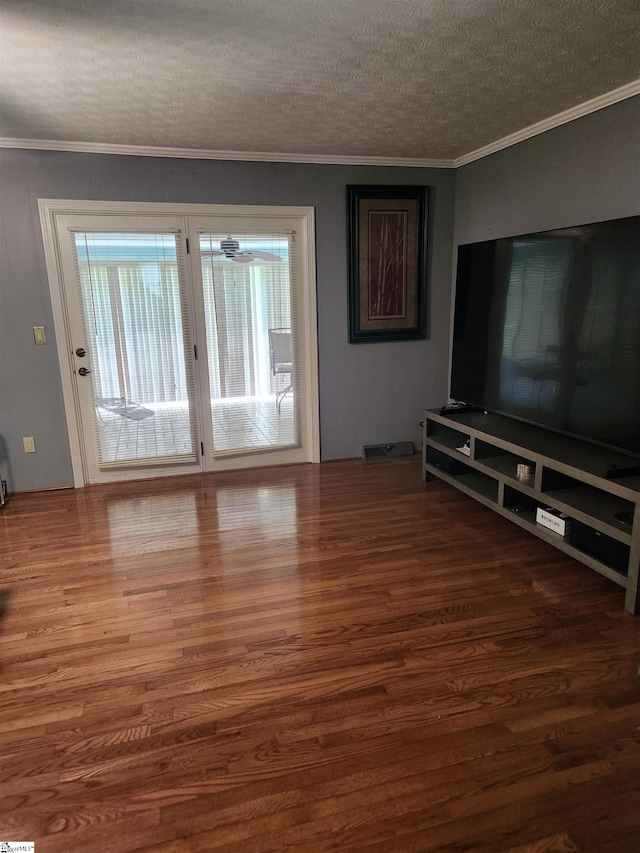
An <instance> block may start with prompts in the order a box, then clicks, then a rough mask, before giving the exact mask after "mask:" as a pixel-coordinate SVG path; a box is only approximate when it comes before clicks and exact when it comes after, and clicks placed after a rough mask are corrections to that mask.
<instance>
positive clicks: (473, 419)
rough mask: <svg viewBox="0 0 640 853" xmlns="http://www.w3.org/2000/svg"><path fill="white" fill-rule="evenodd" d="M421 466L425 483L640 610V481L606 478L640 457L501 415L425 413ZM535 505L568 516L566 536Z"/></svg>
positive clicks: (638, 478) (628, 606)
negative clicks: (584, 571)
mask: <svg viewBox="0 0 640 853" xmlns="http://www.w3.org/2000/svg"><path fill="white" fill-rule="evenodd" d="M423 463H424V464H423V468H424V478H425V480H427V481H428V480H431V479H433V478H434V477H438V478H440V479H441V480H444V481H446V482H447V483H450V484H451V485H452V486H455V487H456V488H458V489H460V490H461V491H463V492H465V493H466V494H468V495H470V496H471V497H473V498H475V499H476V500H478V501H480V502H481V503H483V504H485V505H486V506H488V507H490V508H491V509H493V510H494V511H495V512H497V513H499V514H500V515H502V516H504V517H505V518H508V519H510V520H511V521H513V522H514V523H515V524H518V525H520V527H522V528H524V529H525V530H528V531H530V532H531V533H533V534H534V535H536V536H539V537H540V538H541V539H544V540H545V542H549V543H550V544H552V545H555V547H556V548H559V549H560V550H561V551H564V552H565V553H566V554H569V555H570V556H572V557H574V558H575V559H576V560H580V562H582V563H584V564H585V565H587V566H589V568H591V569H593V570H594V571H596V572H599V573H600V574H602V575H604V576H605V577H607V578H609V579H610V580H612V581H614V582H615V583H617V584H619V585H620V586H622V587H624V589H625V590H626V592H625V600H624V606H625V609H626V610H628V611H629V613H634V614H638V613H640V592H639V588H638V571H639V567H640V476H637V475H636V476H629V477H622V478H620V479H614V480H611V479H607V478H606V477H605V472H606V471H607V470H608V469H610V468H611V466H616V468H618V469H621V468H625V467H627V468H628V467H631V466H635V465H637V464H638V461H637V460H634V459H633V458H631V457H629V456H626V455H625V454H623V453H619V452H616V451H614V450H607V449H606V448H603V447H599V446H596V445H592V444H590V443H588V442H583V441H580V440H578V439H573V438H569V437H568V436H564V435H558V434H556V433H553V432H549V431H548V430H545V429H542V428H541V427H535V426H531V425H529V424H524V423H520V422H519V421H515V420H512V419H510V418H505V417H502V416H501V415H494V414H490V413H484V412H480V411H478V412H464V413H459V414H453V415H452V414H440V410H438V409H436V410H431V411H426V412H425V413H424V441H423ZM523 465H524V466H527V467H526V468H524V469H523V468H522V466H523ZM538 507H543V508H546V507H551V508H553V509H554V510H558V511H559V512H561V513H563V514H565V515H566V516H568V518H569V532H568V533H567V534H566V535H564V536H562V535H560V534H559V533H556V532H554V531H552V530H549V529H548V528H546V527H543V526H542V525H541V524H538V523H537V522H536V511H537V509H538ZM621 518H623V519H628V520H629V523H625V521H621V520H620V519H621Z"/></svg>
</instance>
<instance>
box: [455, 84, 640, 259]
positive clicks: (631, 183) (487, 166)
mask: <svg viewBox="0 0 640 853" xmlns="http://www.w3.org/2000/svg"><path fill="white" fill-rule="evenodd" d="M639 213H640V96H638V97H635V98H629V99H628V100H626V101H621V102H620V103H619V104H615V105H614V106H611V107H607V108H606V109H604V110H600V111H599V112H596V113H592V114H591V115H588V116H584V117H583V118H581V119H577V120H576V121H573V122H571V123H570V124H565V125H562V127H557V128H554V129H553V130H549V131H547V132H546V133H543V134H541V135H540V136H536V137H533V138H532V139H527V140H526V141H525V142H521V143H519V144H518V145H514V146H512V147H511V148H506V149H505V150H504V151H499V152H498V153H496V154H492V155H491V156H489V157H485V158H484V159H482V160H477V161H476V162H475V163H470V164H469V165H467V166H462V167H460V168H459V169H457V170H456V200H455V244H456V245H457V244H459V243H472V242H474V241H476V240H488V239H491V238H493V237H505V236H508V235H511V234H526V233H527V232H531V231H541V230H545V229H548V228H562V227H564V226H567V225H580V224H584V223H587V222H598V221H601V220H604V219H617V218H619V217H622V216H634V215H636V214H639Z"/></svg>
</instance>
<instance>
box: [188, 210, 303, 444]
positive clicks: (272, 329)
mask: <svg viewBox="0 0 640 853" xmlns="http://www.w3.org/2000/svg"><path fill="white" fill-rule="evenodd" d="M199 224H200V228H199V229H197V232H196V233H197V235H198V247H199V262H198V267H199V274H200V277H201V284H202V287H201V289H199V295H200V298H201V300H202V303H201V305H202V308H201V311H200V312H199V316H200V318H201V337H202V338H204V340H205V341H206V353H207V362H206V372H205V371H203V379H204V380H205V382H206V385H205V384H204V383H203V385H202V394H203V396H206V397H207V402H208V404H209V405H208V406H207V407H206V408H207V410H208V418H209V419H208V423H207V424H206V435H207V443H208V444H209V445H210V448H211V453H212V455H213V457H214V458H218V459H221V458H223V457H224V456H228V455H232V454H238V453H244V454H248V453H252V452H267V451H269V452H272V451H282V450H285V449H293V448H297V447H299V445H300V434H299V432H300V431H299V406H298V405H297V397H298V394H299V391H298V388H299V385H300V382H299V380H298V376H297V369H296V363H297V361H298V358H297V352H298V346H297V337H298V336H297V328H298V322H297V310H296V309H297V304H296V301H295V294H294V288H293V287H292V278H293V277H294V276H295V268H296V267H295V260H296V258H295V255H296V244H295V241H294V240H293V239H292V237H293V235H292V234H287V233H286V232H281V233H274V232H272V233H270V234H268V233H264V232H262V233H260V232H258V231H257V230H256V227H255V224H254V225H253V230H252V231H245V230H242V229H239V230H236V231H234V233H233V236H232V237H231V236H230V235H229V234H228V232H227V231H225V230H212V229H211V228H210V227H209V228H206V226H205V224H203V223H199ZM206 225H215V223H211V222H209V223H206ZM221 247H222V248H221Z"/></svg>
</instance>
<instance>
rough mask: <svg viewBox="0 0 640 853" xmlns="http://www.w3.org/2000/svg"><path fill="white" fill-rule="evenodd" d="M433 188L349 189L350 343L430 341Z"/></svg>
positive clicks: (377, 187) (362, 187) (378, 187)
mask: <svg viewBox="0 0 640 853" xmlns="http://www.w3.org/2000/svg"><path fill="white" fill-rule="evenodd" d="M428 201H429V187H427V186H406V187H405V186H359V185H349V186H347V229H348V231H347V240H348V243H347V245H348V264H349V269H348V279H349V342H350V343H352V344H356V343H375V342H380V341H408V340H418V339H420V338H425V337H426V328H427V318H426V285H427V211H428Z"/></svg>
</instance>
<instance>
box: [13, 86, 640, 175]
mask: <svg viewBox="0 0 640 853" xmlns="http://www.w3.org/2000/svg"><path fill="white" fill-rule="evenodd" d="M638 94H640V80H633V81H632V82H630V83H626V84H625V85H624V86H619V87H618V88H617V89H613V90H612V91H611V92H605V93H604V94H603V95H598V96H597V97H595V98H592V99H591V100H589V101H584V103H582V104H578V105H577V106H575V107H571V109H568V110H564V112H561V113H558V114H557V115H554V116H550V117H549V118H546V119H544V120H543V121H539V122H537V123H536V124H532V125H529V126H528V127H525V128H523V129H522V130H518V131H516V132H515V133H511V134H509V135H508V136H504V137H503V138H502V139H498V140H496V141H495V142H491V143H489V144H488V145H484V146H483V147H482V148H477V149H476V150H475V151H470V152H469V153H468V154H463V155H462V156H460V157H457V158H456V159H453V160H447V159H427V158H419V157H414V158H411V157H366V156H362V157H359V156H353V155H347V154H344V155H341V154H293V153H283V152H279V153H278V152H267V151H214V150H209V149H206V148H162V147H155V146H153V145H118V144H114V143H109V142H81V141H69V140H57V139H12V138H11V137H0V148H20V149H32V150H38V151H74V152H77V153H81V154H120V155H126V156H131V157H173V158H176V159H186V160H239V161H243V162H258V163H260V162H262V163H307V164H313V163H316V164H326V165H342V166H404V167H411V168H422V169H457V168H458V167H459V166H465V165H466V164H467V163H472V162H473V161H474V160H480V159H482V157H488V156H489V155H490V154H494V153H495V152H496V151H501V150H502V149H503V148H509V147H510V146H511V145H516V144H517V143H518V142H523V141H524V140H525V139H531V137H533V136H538V135H539V134H541V133H545V132H546V131H547V130H551V129H552V128H554V127H560V125H563V124H567V123H568V122H571V121H574V120H575V119H578V118H581V117H582V116H585V115H588V114H589V113H593V112H597V111H598V110H602V109H604V108H605V107H609V106H612V105H613V104H617V103H618V102H619V101H624V100H626V99H627V98H632V97H634V96H635V95H638Z"/></svg>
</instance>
